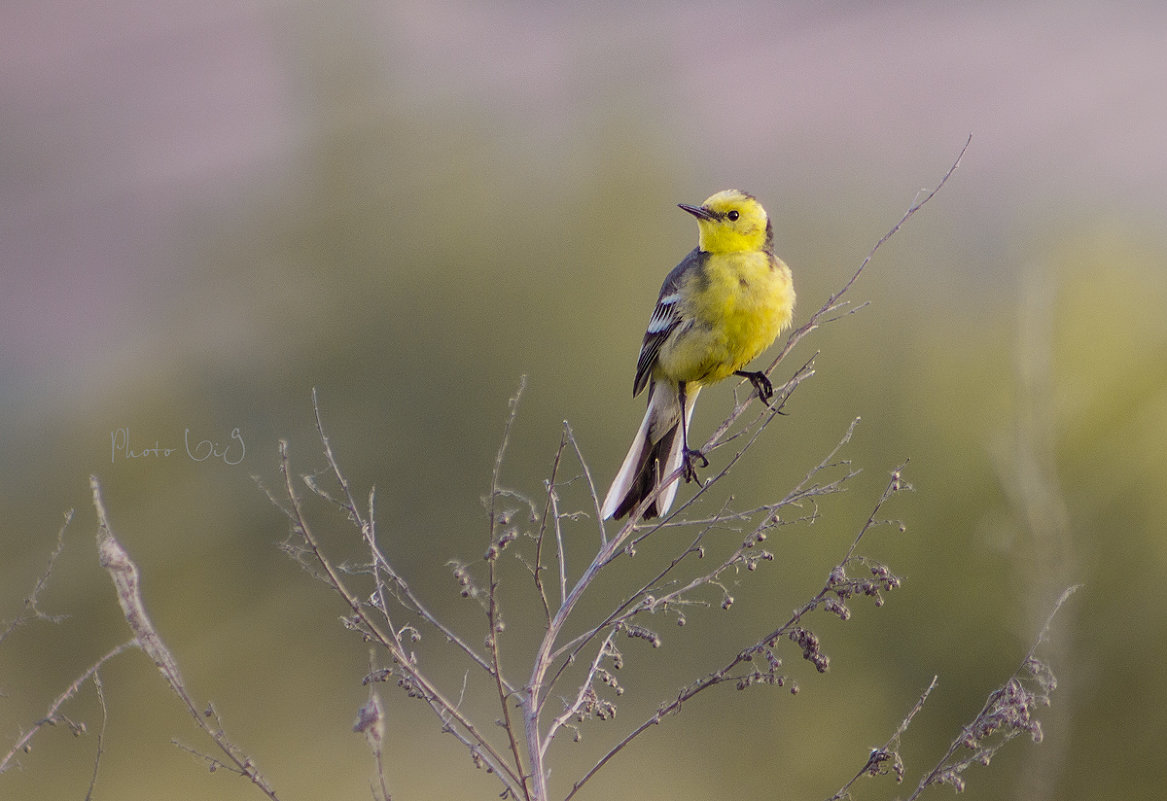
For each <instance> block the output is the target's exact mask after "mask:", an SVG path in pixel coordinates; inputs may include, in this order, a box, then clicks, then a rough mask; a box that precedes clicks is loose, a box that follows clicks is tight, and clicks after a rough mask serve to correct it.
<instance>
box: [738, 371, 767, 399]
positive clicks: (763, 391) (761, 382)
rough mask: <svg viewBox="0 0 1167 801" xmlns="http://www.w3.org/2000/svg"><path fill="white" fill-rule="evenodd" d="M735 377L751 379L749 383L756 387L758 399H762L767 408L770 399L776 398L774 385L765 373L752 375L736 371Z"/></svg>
mask: <svg viewBox="0 0 1167 801" xmlns="http://www.w3.org/2000/svg"><path fill="white" fill-rule="evenodd" d="M733 374H734V375H740V376H741V377H742V378H746V379H749V382H750V383H751V384H753V385H754V389H756V390H757V391H758V397H759V398H761V399H762V403H764V404H766V405H767V406H769V405H770V399H771V398H773V397H774V385H773V384H771V383H770V379H769V377H767V376H766V374H765V373H763V372H757V373H751V372H747V371H746V370H734V371H733Z"/></svg>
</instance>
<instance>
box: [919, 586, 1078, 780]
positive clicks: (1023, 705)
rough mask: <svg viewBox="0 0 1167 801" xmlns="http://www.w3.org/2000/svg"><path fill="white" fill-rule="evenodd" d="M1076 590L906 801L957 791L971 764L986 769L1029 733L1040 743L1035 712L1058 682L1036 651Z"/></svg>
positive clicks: (1057, 605)
mask: <svg viewBox="0 0 1167 801" xmlns="http://www.w3.org/2000/svg"><path fill="white" fill-rule="evenodd" d="M1080 587H1081V585H1074V586H1072V587H1069V588H1067V589H1066V590H1065V591H1063V592H1062V594H1061V596H1059V597H1058V600H1057V602H1056V603H1055V604H1054V608H1053V611H1052V612H1050V614H1049V617H1047V618H1046V621H1045V625H1043V626H1042V628H1041V631H1040V632H1038V635H1037V639H1036V640H1034V642H1033V645H1032V646H1030V648H1029V651H1028V652H1026V654H1025V658H1024V659H1022V660H1021V665H1020V666H1018V668H1017V670H1015V671H1014V672H1013V674H1012V675H1011V676H1009V678H1008V679H1006V680H1005V683H1004V684H1002V685H1001V686H1000V687H998V688H997V689H995V690H993V691H992V692H991V693H989V697H988V699H987V700H986V701H985V704H984V706H982V707H981V711H980V712H978V713H977V716H976V717H975V718H973V721H972V722H971V723H969V724H968V725H967V726H965V727H964V728H962V729H961V731H960V734H958V735H957V736H956V738H955V739H954V740H953V741H952V744H951V745H949V746H948V750H947V751H946V752H945V753H944V756H943V757H941V758H940V761H939V762H937V763H936V767H934V768H932V770H930V771H929V772H928V773H927V774H926V775H925V776H924V778H922V779H921V780H920V784H919V785H918V786H917V787H916V789H915V791H914V792H913V793H912V794H911V795H910V796H908V800H907V801H915V799H916V798H919V797H920V794H921V793H922V792H924V790H925V789H927V788H928V787H931V786H933V785H940V784H947V785H951V786H952V788H953V789H954V790H956V791H957V792H960V791H961V790H963V789H964V786H965V782H964V775H963V774H964V771H965V770H967V769H968V768H969V767H971V766H972V765H988V764H989V762H990V760H991V759H992V758H993V756H994V755H995V754H996V753H997V751H999V750H1000V749H1001V748H1002V747H1004V745H1005V744H1006V743H1008V742H1009V741H1010V740H1012V739H1013V738H1014V737H1017V736H1018V735H1021V734H1028V735H1029V736H1030V737H1031V738H1032V739H1033V741H1034V742H1041V739H1042V730H1041V723H1040V722H1039V721H1038V720H1037V717H1036V714H1035V713H1036V710H1037V709H1038V708H1039V707H1043V706H1049V703H1050V698H1049V697H1050V694H1051V693H1052V692H1053V691H1054V689H1055V688H1056V687H1057V679H1056V678H1055V676H1054V673H1053V671H1052V670H1051V669H1050V667H1049V665H1047V664H1046V663H1045V662H1043V661H1042V660H1040V659H1038V658H1037V655H1036V654H1037V649H1038V648H1039V647H1040V646H1041V645H1042V644H1043V643H1045V642H1046V640H1047V639H1048V638H1049V633H1050V628H1051V627H1052V626H1053V622H1054V617H1056V616H1057V614H1058V611H1059V610H1060V609H1061V608H1062V605H1063V604H1065V602H1066V601H1067V600H1068V599H1069V597H1070V596H1071V595H1073V594H1074V593H1075V592H1076V591H1077V590H1078V589H1079V588H1080ZM962 750H964V751H966V752H967V755H965V756H961V757H958V756H957V753H958V752H960V751H962Z"/></svg>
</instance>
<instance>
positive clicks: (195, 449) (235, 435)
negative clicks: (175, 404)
mask: <svg viewBox="0 0 1167 801" xmlns="http://www.w3.org/2000/svg"><path fill="white" fill-rule="evenodd" d="M109 450H110V454H109V459H110V462H113V463H116V462H117V461H118V459H119V458H120V459H123V460H125V459H165V458H168V457H170V456H173V455H175V454H178V455H179V457H180V458H181V457H182V456H183V455H185V456H186V457H187V458H188V459H190V460H191V461H192V462H205V461H208V460H211V459H214V460H217V461H221V462H223V464H227V465H237V464H239V463H240V462H242V461H243V457H244V456H246V455H247V445H246V444H245V443H244V442H243V434H242V433H240V431H239V429H238V428H233V429H231V433H230V435H229V437H228V438H227V440H225V441H223V442H219V441H217V440H212V439H200V440H195V439H194V438H192V437H191V433H190V429H189V428H187V429H185V430H184V431H183V435H182V447H181V448H179V447H169V446H164V445H162V444H161V440H154V444H153V445H152V446H147V447H144V448H135V447H134V446H133V445H132V444H131V442H130V429H129V426H126V427H125V428H115V429H114V430H113V431H111V432H109Z"/></svg>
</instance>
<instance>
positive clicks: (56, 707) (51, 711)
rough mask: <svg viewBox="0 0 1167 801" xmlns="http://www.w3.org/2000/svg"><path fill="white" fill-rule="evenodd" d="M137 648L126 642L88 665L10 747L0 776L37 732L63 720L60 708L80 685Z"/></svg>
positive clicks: (0, 764)
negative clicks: (113, 661)
mask: <svg viewBox="0 0 1167 801" xmlns="http://www.w3.org/2000/svg"><path fill="white" fill-rule="evenodd" d="M137 646H138V641H137V640H128V641H126V642H124V643H122V644H121V645H119V646H117V647H116V648H112V649H110V650H109V651H108V652H107V653H106V654H105V655H104V656H102V657H101V658H100V659H98V660H97V661H96V662H94V663H93V664H92V665H90V666H89V667H88V668H87V669H86V670H85V672H84V673H82V674H81V675H80V676H78V677H77V678H76V679H74V680H73V683H72V684H70V685H69V686H68V687H66V688H65V691H64V692H62V693H61V694H60V695H58V696H57V697H56V698H55V699H54V700H53V702H52V703H51V704H49V708H48V711H46V712H45V715H44V717H42V718H41V719H40V720H38V721H37V722H36V723H34V724H33V725H32V726H31V727H29V729H28V731H26V732H25V733H24V734H22V735H21V736H20V739H18V740H17V741H16V743H15V745H13V746H12V749H11V750H10V751H9V752H8V753H7V754H5V755H4V758H3V759H0V774H2V773H4V772H5V771H7V770H8V769H9V768H11V767H12V766H13V765H15V764H17V763H16V761H15V759H16V755H17V754H18V753H24V752H27V751H28V750H29V749H30V748H31V747H32V746H31V742H32V738H33V737H35V736H36V734H37V732H39V731H40V730H41V729H43V728H44V727H45V726H55V725H57V724H58V723H61V722H63V721H64V720H65V718H64V716H63V715H62V714H61V707H62V706H64V705H65V702H67V701H68V700H69V699H70V698H72V697H73V696H74V695H76V694H77V692H78V690H80V689H81V685H82V684H84V683H85V682H86V681H88V680H89V679H91V678H93V677H94V676H96V675H97V672H98V671H99V670H101V668H102V667H103V666H104V665H105V663H106V662H109V661H110V660H111V659H113V658H114V657H116V656H118V655H119V654H121V653H122V652H123V651H126V650H127V649H130V648H135V647H137ZM103 727H104V724H103Z"/></svg>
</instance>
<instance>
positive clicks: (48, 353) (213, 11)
mask: <svg viewBox="0 0 1167 801" xmlns="http://www.w3.org/2000/svg"><path fill="white" fill-rule="evenodd" d="M277 12H278V8H277V7H275V6H273V5H272V4H257V3H252V4H239V3H223V2H209V3H189V4H183V3H162V4H150V3H103V4H91V3H58V2H53V3H35V2H34V3H12V4H7V5H6V7H5V9H4V11H3V12H0V15H2V16H3V19H4V23H3V25H0V98H2V101H0V108H2V110H0V117H2V118H3V127H4V141H3V145H2V146H0V153H2V155H0V158H2V159H3V164H4V167H3V175H2V176H0V181H2V183H0V186H2V190H0V226H2V227H0V231H2V233H0V261H2V262H3V275H2V277H0V281H2V282H3V290H2V292H0V326H2V337H3V343H4V357H3V359H4V365H5V368H6V370H7V369H12V368H19V369H20V370H22V371H28V370H33V371H36V370H52V371H64V372H65V373H70V372H72V371H75V370H78V369H83V368H84V367H85V365H87V364H88V365H92V364H93V362H94V360H100V359H101V358H102V355H103V354H110V355H113V354H116V353H117V352H119V351H120V350H121V349H122V348H125V347H127V346H129V347H131V348H132V347H133V346H132V344H129V345H128V344H127V343H134V342H142V341H143V340H149V339H150V337H151V331H152V329H154V328H155V327H156V326H158V325H160V324H162V323H164V321H165V316H166V315H167V314H170V313H171V312H172V309H173V305H174V303H175V301H176V295H178V293H180V292H181V289H182V287H183V286H184V285H185V283H186V282H187V281H188V280H189V277H188V276H187V275H186V273H189V272H190V271H191V270H192V269H194V268H195V265H194V264H193V263H192V261H193V257H194V255H196V254H195V253H192V248H191V244H192V243H191V242H190V237H191V236H192V232H193V231H196V230H197V222H195V223H194V225H192V221H197V220H200V219H208V218H211V219H213V218H214V217H215V216H217V215H230V214H231V213H232V210H234V211H235V213H238V212H239V210H240V209H241V207H242V205H243V204H244V203H245V202H248V201H249V200H250V201H254V199H255V198H254V196H253V194H252V190H253V188H254V187H255V185H256V184H257V182H267V181H270V180H272V179H273V178H274V177H277V176H278V175H279V173H280V171H282V170H286V169H287V168H288V161H289V159H290V158H291V157H292V155H293V152H294V148H295V144H296V124H295V123H296V120H295V114H294V107H293V104H292V102H291V98H290V97H289V86H288V81H287V78H286V74H285V70H286V64H282V63H281V61H280V58H279V54H278V36H277V32H278V13H277ZM207 233H213V232H207ZM111 378H112V376H111Z"/></svg>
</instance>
